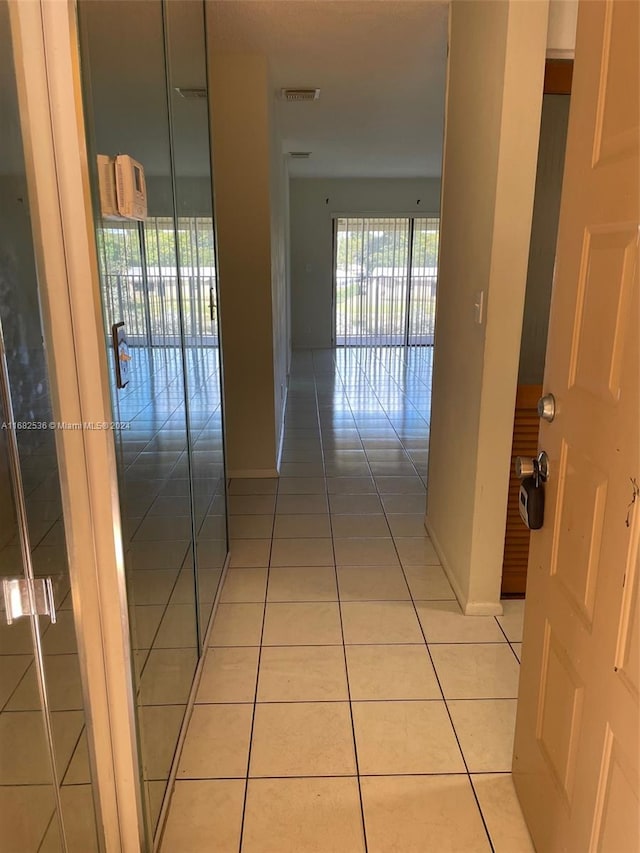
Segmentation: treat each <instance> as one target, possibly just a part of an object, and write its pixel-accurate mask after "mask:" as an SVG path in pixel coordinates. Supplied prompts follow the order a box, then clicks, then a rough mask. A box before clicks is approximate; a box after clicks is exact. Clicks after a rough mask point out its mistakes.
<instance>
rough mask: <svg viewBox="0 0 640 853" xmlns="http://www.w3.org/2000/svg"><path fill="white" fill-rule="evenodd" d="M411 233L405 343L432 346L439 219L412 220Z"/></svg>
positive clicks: (434, 322)
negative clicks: (407, 316)
mask: <svg viewBox="0 0 640 853" xmlns="http://www.w3.org/2000/svg"><path fill="white" fill-rule="evenodd" d="M412 236H413V239H412V242H411V279H410V299H409V318H408V324H407V343H408V344H409V345H410V346H411V345H421V346H424V345H432V344H433V336H434V332H435V325H436V286H437V283H438V242H439V236H440V220H439V219H438V218H437V217H434V216H432V217H428V218H427V217H422V218H419V219H418V218H416V219H414V220H413V235H412Z"/></svg>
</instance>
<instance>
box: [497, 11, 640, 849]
mask: <svg viewBox="0 0 640 853" xmlns="http://www.w3.org/2000/svg"><path fill="white" fill-rule="evenodd" d="M639 12H640V5H639V4H638V3H635V2H625V0H608V2H601V0H597V2H596V0H593V2H582V3H581V5H580V11H579V17H578V33H577V44H576V59H575V73H574V84H573V92H572V103H571V112H570V117H569V132H568V142H567V156H566V167H565V178H564V186H563V195H562V203H561V212H560V225H559V235H558V253H557V258H556V273H555V283H554V291H553V297H552V308H551V323H550V330H549V343H548V349H547V361H546V364H547V368H546V374H545V392H546V393H553V394H554V395H555V398H556V411H557V414H556V416H555V418H554V420H553V421H552V422H551V423H543V425H542V426H541V430H540V445H539V449H540V450H542V449H544V450H546V452H547V453H548V455H549V459H550V479H549V483H548V486H547V494H546V501H547V508H546V518H545V522H544V527H543V528H542V530H540V531H538V532H535V533H533V534H532V536H531V551H530V560H529V572H528V575H529V576H528V585H527V606H526V615H525V628H524V646H523V659H522V674H521V683H520V696H519V702H518V717H517V726H516V738H515V751H514V765H513V772H514V781H515V784H516V789H517V791H518V795H519V797H520V801H521V804H522V808H523V811H524V814H525V818H526V820H527V823H528V826H529V830H530V832H531V835H532V838H533V841H534V843H535V846H536V849H537V850H540V851H544V853H550V851H561V850H562V851H585V853H586V851H611V853H614V851H615V853H637V851H638V850H639V849H640V837H639V831H638V755H639V744H638V722H639V721H638V689H639V686H640V678H639V669H640V657H639V644H640V638H639V634H638V619H639V616H638V573H639V565H638V542H639V539H640V496H639V491H638V486H639V484H640V450H639V445H640V427H639V417H638V415H639V389H640V376H639V370H638V367H639V357H640V350H639V346H638V319H639V316H640V315H639V302H638V289H639V288H638V225H639V222H640V211H639V208H640V191H639V188H640V183H639V177H640V175H639V163H640V147H639V130H640V121H639V106H640V91H639V83H640V60H639V57H640V45H639V43H638V42H639V34H640V19H639Z"/></svg>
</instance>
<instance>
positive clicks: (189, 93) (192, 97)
mask: <svg viewBox="0 0 640 853" xmlns="http://www.w3.org/2000/svg"><path fill="white" fill-rule="evenodd" d="M176 92H177V93H178V94H179V95H180V97H181V98H184V99H185V100H186V101H201V100H206V97H207V90H206V89H196V88H191V89H189V88H184V87H182V86H176Z"/></svg>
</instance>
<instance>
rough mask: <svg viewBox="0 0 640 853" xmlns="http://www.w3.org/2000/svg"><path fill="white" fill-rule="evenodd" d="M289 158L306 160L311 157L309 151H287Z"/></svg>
mask: <svg viewBox="0 0 640 853" xmlns="http://www.w3.org/2000/svg"><path fill="white" fill-rule="evenodd" d="M289 157H291V159H292V160H308V159H309V157H311V151H289Z"/></svg>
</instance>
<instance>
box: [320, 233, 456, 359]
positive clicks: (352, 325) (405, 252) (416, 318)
mask: <svg viewBox="0 0 640 853" xmlns="http://www.w3.org/2000/svg"><path fill="white" fill-rule="evenodd" d="M439 225H440V220H439V219H438V218H437V217H406V216H405V217H392V218H385V219H381V218H375V219H374V218H366V217H365V218H361V217H339V218H337V219H336V220H335V223H334V311H335V342H336V345H337V346H398V345H400V346H405V345H409V346H412V345H413V346H415V345H420V346H424V345H432V344H433V339H434V328H435V307H436V284H437V279H438V238H439Z"/></svg>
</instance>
